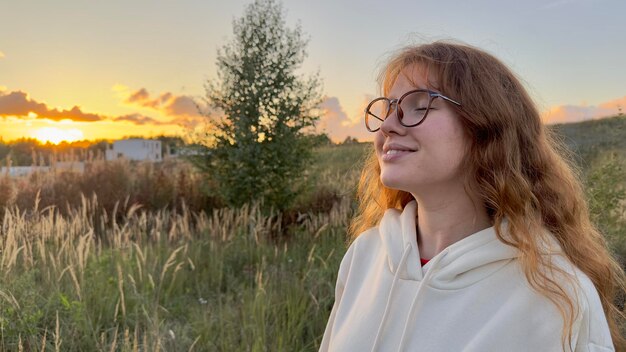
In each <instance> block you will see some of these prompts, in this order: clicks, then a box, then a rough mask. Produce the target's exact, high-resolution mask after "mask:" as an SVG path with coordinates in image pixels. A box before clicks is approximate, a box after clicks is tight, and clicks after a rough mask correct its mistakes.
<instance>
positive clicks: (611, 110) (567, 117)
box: [541, 96, 626, 124]
mask: <svg viewBox="0 0 626 352" xmlns="http://www.w3.org/2000/svg"><path fill="white" fill-rule="evenodd" d="M625 109H626V96H624V97H622V98H618V99H614V100H611V101H608V102H605V103H601V104H599V105H598V106H594V105H591V106H585V105H559V106H555V107H552V108H550V109H548V110H547V111H545V112H544V113H543V114H542V116H541V117H542V119H543V121H544V122H545V123H548V124H552V123H568V122H578V121H584V120H592V119H598V118H602V117H607V116H614V115H617V114H619V113H620V112H623V111H624V110H625Z"/></svg>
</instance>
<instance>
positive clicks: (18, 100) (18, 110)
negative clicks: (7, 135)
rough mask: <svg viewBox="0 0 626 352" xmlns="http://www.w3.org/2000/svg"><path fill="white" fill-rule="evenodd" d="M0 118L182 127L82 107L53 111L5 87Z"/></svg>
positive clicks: (0, 93) (0, 96)
mask: <svg viewBox="0 0 626 352" xmlns="http://www.w3.org/2000/svg"><path fill="white" fill-rule="evenodd" d="M0 117H4V118H8V117H15V118H22V119H24V118H33V117H34V118H37V119H50V120H53V121H61V120H66V119H67V120H72V121H79V122H96V121H103V120H108V121H116V122H124V121H126V122H131V123H133V124H135V125H155V126H160V125H180V124H181V123H180V122H179V121H178V119H172V120H170V121H159V120H156V119H154V118H152V117H149V116H145V115H142V114H137V113H135V114H128V115H122V116H113V117H110V116H105V115H102V114H94V113H86V112H83V111H82V110H81V109H80V107H78V106H74V107H73V108H72V109H70V110H59V109H51V108H50V107H48V105H46V104H45V103H40V102H37V101H35V100H33V99H31V98H30V97H29V96H28V94H26V93H24V92H21V91H16V92H8V91H6V89H5V88H4V87H0Z"/></svg>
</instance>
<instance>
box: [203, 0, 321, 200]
mask: <svg viewBox="0 0 626 352" xmlns="http://www.w3.org/2000/svg"><path fill="white" fill-rule="evenodd" d="M233 33H234V38H233V39H232V41H231V42H230V43H228V44H226V45H224V46H223V47H222V48H221V50H218V55H217V77H218V78H217V80H212V81H209V82H208V83H207V85H206V102H207V105H208V106H209V107H211V109H212V111H217V112H218V113H217V114H218V116H215V115H212V116H209V117H210V118H209V120H210V122H209V125H210V127H209V132H208V134H207V136H206V138H207V141H208V142H207V143H208V144H210V145H211V150H210V154H209V161H208V163H209V164H208V166H209V167H207V168H206V169H207V170H208V171H209V172H210V174H211V176H212V178H213V180H215V181H216V182H217V183H218V185H219V190H220V193H221V195H222V196H223V197H224V200H225V201H226V202H227V203H228V204H230V205H235V206H238V205H241V204H243V203H246V202H250V201H255V200H263V201H264V204H265V205H266V206H271V207H274V208H277V209H285V208H287V207H288V206H289V204H290V203H291V201H292V200H293V198H294V195H295V194H296V193H297V192H298V191H299V189H300V188H301V187H302V185H303V184H304V179H305V178H304V171H303V170H304V169H305V166H306V165H307V164H308V163H309V162H310V160H311V143H312V139H311V138H307V136H306V134H305V132H306V131H307V130H308V129H309V128H310V127H311V126H313V125H314V123H315V121H316V120H317V118H318V115H317V112H316V107H317V105H318V104H319V103H320V97H321V89H320V87H321V84H320V80H319V78H318V76H312V77H308V78H306V77H302V76H300V75H299V74H298V73H297V71H298V69H299V68H300V66H301V64H302V62H303V60H304V59H305V57H306V55H307V53H306V50H305V49H306V45H307V40H306V39H305V38H304V35H303V32H302V29H301V27H300V26H299V25H297V26H295V28H289V27H287V25H286V23H285V19H284V14H283V9H282V6H281V4H280V3H277V2H276V1H274V0H256V1H254V2H253V3H251V4H249V5H248V6H247V7H246V9H245V12H244V15H243V16H242V17H241V18H239V19H235V20H234V22H233ZM205 166H207V165H205Z"/></svg>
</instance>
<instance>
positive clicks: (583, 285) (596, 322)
mask: <svg viewBox="0 0 626 352" xmlns="http://www.w3.org/2000/svg"><path fill="white" fill-rule="evenodd" d="M575 275H576V278H577V283H578V289H579V290H578V292H579V295H578V297H579V307H580V312H581V315H580V326H579V331H578V341H577V349H576V351H578V350H579V349H580V350H581V351H587V350H589V351H614V347H613V341H612V338H611V330H610V329H609V325H608V322H607V320H606V315H605V314H604V309H603V307H602V301H601V300H600V295H599V294H598V290H597V289H596V287H595V285H594V284H593V282H592V281H591V279H590V278H589V277H588V276H587V275H586V274H585V273H583V272H582V271H580V270H579V269H577V268H576V269H575Z"/></svg>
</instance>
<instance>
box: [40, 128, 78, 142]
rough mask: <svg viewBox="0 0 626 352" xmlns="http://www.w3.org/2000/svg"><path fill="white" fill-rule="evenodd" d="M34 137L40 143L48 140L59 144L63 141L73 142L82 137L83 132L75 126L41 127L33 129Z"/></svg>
mask: <svg viewBox="0 0 626 352" xmlns="http://www.w3.org/2000/svg"><path fill="white" fill-rule="evenodd" d="M34 137H35V138H36V139H37V140H39V141H40V142H41V143H47V142H50V143H52V144H59V143H61V142H63V141H65V142H75V141H80V140H82V139H84V137H83V132H82V131H81V130H78V129H76V128H71V129H61V128H57V127H42V128H40V129H38V130H36V131H35V133H34Z"/></svg>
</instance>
